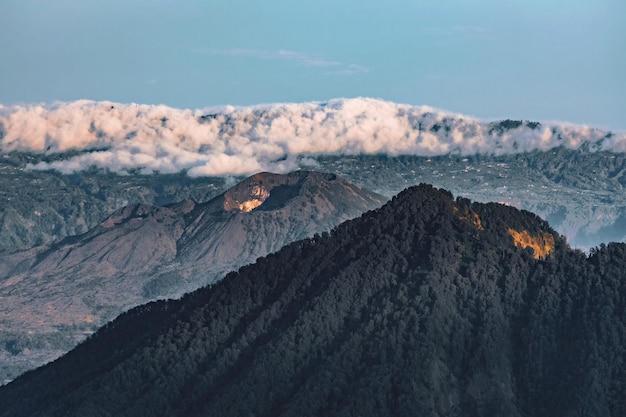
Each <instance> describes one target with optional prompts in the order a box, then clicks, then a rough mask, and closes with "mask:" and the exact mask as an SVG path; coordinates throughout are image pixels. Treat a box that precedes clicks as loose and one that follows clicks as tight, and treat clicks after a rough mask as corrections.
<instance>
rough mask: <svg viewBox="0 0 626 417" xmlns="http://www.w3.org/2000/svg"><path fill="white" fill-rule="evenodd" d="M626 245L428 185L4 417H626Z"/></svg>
mask: <svg viewBox="0 0 626 417" xmlns="http://www.w3.org/2000/svg"><path fill="white" fill-rule="evenodd" d="M624 271H626V246H625V245H623V244H610V245H608V246H602V247H600V248H599V249H597V250H595V251H594V252H593V253H592V254H591V255H590V256H588V257H587V256H586V255H585V254H583V253H582V252H580V251H575V250H572V249H571V248H570V247H569V246H567V244H566V243H565V242H564V240H563V239H562V237H560V236H559V235H558V234H556V233H555V232H554V231H553V230H552V229H551V228H550V227H549V226H548V224H547V223H545V222H544V221H542V220H541V219H539V218H538V217H536V216H535V215H533V214H532V213H529V212H524V211H518V210H517V209H515V208H512V207H507V206H503V205H499V204H478V203H474V204H472V203H470V202H469V201H468V200H465V199H457V200H454V199H453V198H452V196H451V195H450V194H449V193H448V192H446V191H443V190H437V189H434V188H432V187H430V186H425V185H421V186H418V187H413V188H410V189H408V190H406V191H404V192H402V193H401V194H400V195H398V196H397V197H395V198H394V199H393V200H392V201H391V202H389V203H388V204H387V205H385V206H383V207H382V208H381V209H379V210H376V211H374V212H369V213H367V214H365V215H364V216H362V217H361V218H359V219H356V220H353V221H350V222H347V223H344V224H342V225H341V226H339V227H337V228H336V229H335V230H334V231H333V232H332V233H330V234H324V235H322V236H316V237H315V238H313V239H307V240H304V241H299V242H296V243H293V244H290V245H288V246H287V247H285V248H283V249H282V250H281V251H279V252H277V253H276V254H273V255H269V256H267V257H264V258H261V259H259V260H258V261H257V263H256V264H254V265H251V266H248V267H244V268H242V269H241V270H239V271H238V272H236V273H232V274H230V275H228V276H227V277H226V278H225V279H224V280H223V281H221V282H220V283H218V284H216V285H215V286H213V287H210V288H204V289H201V290H198V291H196V292H194V293H192V294H189V295H187V296H185V297H184V298H182V299H181V300H179V301H169V302H164V301H162V302H154V303H151V304H148V305H145V306H142V307H139V308H136V309H134V310H131V311H130V312H128V313H125V314H124V315H122V316H120V317H119V318H118V319H116V320H115V321H113V322H111V323H110V324H109V325H107V326H106V327H105V328H103V329H101V330H100V331H98V332H97V333H96V334H95V335H94V336H93V337H91V338H90V339H89V340H88V341H86V342H85V343H83V344H81V345H80V346H79V347H77V348H76V349H75V350H73V351H72V352H70V353H69V354H68V355H66V356H64V357H63V358H61V359H59V360H58V361H56V362H54V363H53V364H50V365H48V366H46V367H44V368H41V369H38V370H36V371H33V372H30V373H27V374H26V375H24V376H22V377H21V378H19V379H17V380H15V381H14V382H12V383H11V384H9V385H7V386H5V387H2V388H0V415H2V416H76V415H89V416H135V415H137V416H146V415H150V416H207V415H213V416H251V415H254V416H305V415H306V416H313V415H316V416H356V415H360V416H380V415H393V416H409V415H411V416H414V415H419V416H448V415H457V416H504V415H506V416H564V417H565V416H587V415H588V416H623V415H626V397H625V396H624V395H623V394H624V392H626V364H625V362H624V361H625V359H626V273H625V272H624Z"/></svg>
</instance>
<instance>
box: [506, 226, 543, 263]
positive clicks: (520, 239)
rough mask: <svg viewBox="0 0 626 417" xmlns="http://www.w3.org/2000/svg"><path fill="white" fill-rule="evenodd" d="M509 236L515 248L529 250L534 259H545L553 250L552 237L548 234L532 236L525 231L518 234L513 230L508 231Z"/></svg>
mask: <svg viewBox="0 0 626 417" xmlns="http://www.w3.org/2000/svg"><path fill="white" fill-rule="evenodd" d="M509 235H511V237H512V238H513V242H515V246H520V247H522V248H531V249H532V250H533V253H534V255H533V256H534V257H535V259H545V258H546V257H547V256H548V255H549V254H550V253H551V252H552V251H553V250H554V236H552V235H551V234H550V233H544V232H542V233H539V234H538V235H537V236H532V235H531V234H530V233H529V232H528V231H527V230H522V231H521V232H518V231H517V230H515V229H509Z"/></svg>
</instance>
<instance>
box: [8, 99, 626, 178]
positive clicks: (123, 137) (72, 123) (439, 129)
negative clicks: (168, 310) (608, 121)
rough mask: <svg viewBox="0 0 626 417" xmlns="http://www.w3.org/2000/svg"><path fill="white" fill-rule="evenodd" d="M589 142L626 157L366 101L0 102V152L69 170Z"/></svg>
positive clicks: (560, 133)
mask: <svg viewBox="0 0 626 417" xmlns="http://www.w3.org/2000/svg"><path fill="white" fill-rule="evenodd" d="M584 144H586V146H589V147H590V148H591V149H593V150H600V149H607V150H612V151H618V152H624V151H626V134H623V133H620V134H613V133H610V132H607V131H603V130H600V129H594V128H590V127H587V126H574V125H567V124H562V123H549V124H539V123H532V122H525V121H524V122H522V121H511V120H507V121H496V122H486V121H481V120H477V119H474V118H471V117H467V116H463V115H459V114H453V113H449V112H445V111H442V110H436V109H433V108H431V107H426V106H410V105H404V104H396V103H391V102H387V101H381V100H375V99H368V98H356V99H337V100H331V101H328V102H314V103H299V104H272V105H261V106H252V107H232V106H227V107H222V108H215V109H204V110H181V109H174V108H170V107H166V106H162V105H160V106H151V105H139V104H118V103H112V102H93V101H86V100H81V101H75V102H68V103H55V104H52V105H16V106H1V105H0V150H1V152H2V153H6V152H10V151H14V150H19V151H29V152H37V153H47V154H60V153H64V152H67V151H82V152H73V153H68V154H67V155H63V154H60V155H57V156H60V157H61V158H56V159H58V160H56V161H54V162H50V163H44V162H42V163H38V164H36V165H31V166H29V168H31V169H41V170H45V169H55V170H59V171H61V172H64V173H69V172H73V171H78V170H84V169H88V168H90V167H93V166H96V167H101V168H107V169H109V170H111V171H113V172H124V171H125V170H130V169H140V170H142V171H143V172H145V173H151V172H153V171H159V172H161V173H173V172H180V171H183V170H186V171H187V173H188V174H189V175H190V176H209V175H210V176H213V175H215V176H222V175H245V174H250V173H254V172H258V171H262V170H267V171H273V172H288V171H291V170H294V169H297V168H299V167H302V166H310V164H311V163H312V159H311V157H314V156H316V155H328V154H335V155H336V154H344V155H358V154H378V153H384V154H388V155H421V156H434V155H445V154H448V153H455V154H459V155H470V154H477V153H482V154H495V155H500V154H506V153H519V152H525V151H531V150H535V149H538V150H548V149H551V148H554V147H557V146H565V147H568V148H579V147H581V146H583V145H584Z"/></svg>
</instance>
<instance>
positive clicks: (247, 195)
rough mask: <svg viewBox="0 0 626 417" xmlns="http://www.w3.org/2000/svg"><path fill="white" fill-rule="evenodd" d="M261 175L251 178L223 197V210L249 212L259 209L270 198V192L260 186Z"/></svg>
mask: <svg viewBox="0 0 626 417" xmlns="http://www.w3.org/2000/svg"><path fill="white" fill-rule="evenodd" d="M262 179H263V174H257V175H254V176H252V177H251V178H250V179H249V180H248V181H245V182H244V183H242V184H240V186H237V187H235V188H233V189H231V190H229V191H228V192H227V193H226V194H225V195H224V210H226V211H232V210H238V211H243V212H246V213H247V212H250V211H252V210H254V209H255V208H257V207H259V206H260V205H261V204H263V202H264V201H265V200H266V199H267V197H269V196H270V191H269V190H268V189H267V188H265V187H264V186H263V185H262Z"/></svg>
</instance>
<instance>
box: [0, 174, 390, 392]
mask: <svg viewBox="0 0 626 417" xmlns="http://www.w3.org/2000/svg"><path fill="white" fill-rule="evenodd" d="M384 201H385V199H384V198H383V197H381V196H379V195H377V194H374V193H371V192H369V191H367V190H364V189H362V188H360V187H358V186H355V185H353V184H351V183H349V182H346V181H344V180H341V179H339V178H338V177H336V176H335V175H334V174H320V173H315V172H305V171H298V172H294V173H291V174H287V175H277V174H270V173H261V174H257V175H254V176H253V177H250V178H248V179H246V180H244V181H243V182H241V183H240V184H238V185H236V186H235V187H233V188H231V189H230V190H228V191H227V192H226V193H224V194H222V195H220V196H218V197H216V198H214V199H212V200H210V201H208V202H206V203H201V204H196V203H194V202H192V201H190V200H186V201H183V202H181V203H177V204H172V205H169V206H166V207H156V206H151V205H146V204H136V205H133V206H128V207H124V208H122V209H120V210H118V211H116V212H115V213H113V214H112V215H111V216H110V217H109V218H107V219H106V220H105V221H104V222H102V223H101V224H100V225H98V226H97V227H95V228H94V229H92V230H90V231H89V232H87V233H85V234H83V235H80V236H73V237H69V238H66V239H64V240H62V241H60V242H58V243H55V244H51V245H46V246H41V247H35V248H33V249H30V250H27V251H23V252H17V253H12V254H6V253H5V254H4V255H2V256H1V257H0V297H1V299H2V303H1V304H0V337H1V338H2V339H0V342H4V343H2V344H0V346H4V347H5V349H3V350H2V351H1V352H0V358H1V359H2V360H0V363H2V364H3V365H2V367H1V368H2V369H1V370H0V371H1V372H2V373H0V377H2V378H3V379H4V380H7V379H11V378H12V377H15V376H16V375H17V374H18V373H19V372H21V371H23V370H25V369H29V368H32V367H34V366H37V365H41V364H42V363H45V362H47V361H48V360H50V359H53V358H55V357H57V356H58V355H59V354H60V353H62V352H63V351H64V350H67V348H68V346H72V344H74V343H76V341H78V340H82V339H83V338H84V337H85V336H86V335H87V334H90V333H91V332H93V331H94V330H95V329H96V328H97V327H99V326H101V325H102V324H104V323H106V322H107V321H109V320H111V319H112V318H114V317H115V316H116V315H118V314H119V313H121V312H122V311H124V310H126V309H128V308H130V307H132V306H136V305H138V304H141V303H144V302H146V301H149V300H153V299H156V298H163V297H175V296H179V295H182V294H183V293H184V292H187V291H190V290H193V289H196V288H198V287H200V286H202V285H206V284H208V283H212V282H215V281H216V280H218V279H220V278H221V277H222V276H223V275H224V274H225V273H226V272H228V271H231V270H233V269H237V268H238V267H240V266H242V265H245V264H247V263H250V262H253V261H254V260H256V259H257V258H258V257H260V256H264V255H266V254H268V253H270V252H273V251H275V250H277V249H279V248H280V247H282V246H284V245H285V244H287V243H289V242H292V241H294V240H297V239H302V238H304V237H309V236H312V235H313V234H314V233H321V232H323V231H327V230H330V229H331V228H332V227H334V226H336V225H337V224H339V223H341V222H342V221H344V220H347V219H351V218H354V217H356V216H358V215H360V214H361V213H363V212H364V211H367V210H370V209H373V208H376V207H379V206H380V205H381V204H382V203H383V202H384ZM42 340H43V341H44V342H42ZM48 341H49V342H48Z"/></svg>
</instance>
